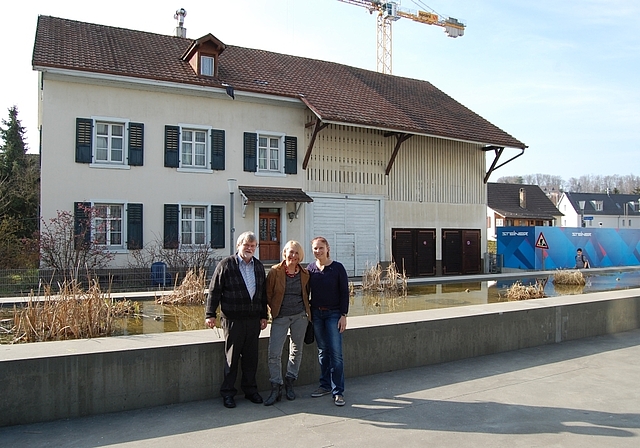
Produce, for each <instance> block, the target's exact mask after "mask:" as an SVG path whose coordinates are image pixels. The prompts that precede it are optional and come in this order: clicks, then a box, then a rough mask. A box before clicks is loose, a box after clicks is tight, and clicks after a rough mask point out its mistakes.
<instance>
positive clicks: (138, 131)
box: [129, 123, 144, 166]
mask: <svg viewBox="0 0 640 448" xmlns="http://www.w3.org/2000/svg"><path fill="white" fill-rule="evenodd" d="M143 161H144V123H129V165H131V166H142V164H143Z"/></svg>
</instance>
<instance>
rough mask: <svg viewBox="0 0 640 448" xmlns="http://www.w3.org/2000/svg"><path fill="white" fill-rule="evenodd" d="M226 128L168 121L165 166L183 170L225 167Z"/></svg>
mask: <svg viewBox="0 0 640 448" xmlns="http://www.w3.org/2000/svg"><path fill="white" fill-rule="evenodd" d="M224 152H225V132H224V131H223V130H220V129H211V128H210V127H206V126H194V125H181V126H180V125H179V126H170V125H167V126H165V128H164V166H165V167H168V168H180V169H185V170H224V163H225V160H224V158H225V155H224Z"/></svg>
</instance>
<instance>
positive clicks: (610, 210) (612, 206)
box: [565, 192, 640, 216]
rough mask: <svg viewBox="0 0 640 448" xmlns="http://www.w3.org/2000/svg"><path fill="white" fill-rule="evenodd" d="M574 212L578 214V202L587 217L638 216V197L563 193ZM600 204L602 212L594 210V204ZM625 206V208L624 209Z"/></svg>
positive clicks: (639, 211)
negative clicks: (581, 203)
mask: <svg viewBox="0 0 640 448" xmlns="http://www.w3.org/2000/svg"><path fill="white" fill-rule="evenodd" d="M565 194H566V196H567V199H569V201H570V202H571V204H572V205H573V208H574V209H575V211H576V212H578V213H580V201H584V213H587V214H589V215H616V216H619V215H629V216H639V215H640V202H639V201H640V195H638V194H613V193H612V194H607V193H571V192H567V193H565ZM596 201H598V202H602V210H596V208H595V202H596ZM630 202H631V203H632V204H629V203H630ZM625 204H627V206H626V207H625Z"/></svg>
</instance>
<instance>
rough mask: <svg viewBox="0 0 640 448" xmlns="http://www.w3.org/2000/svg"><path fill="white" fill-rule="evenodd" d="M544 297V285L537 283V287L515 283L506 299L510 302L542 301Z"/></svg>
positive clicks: (508, 290)
mask: <svg viewBox="0 0 640 448" xmlns="http://www.w3.org/2000/svg"><path fill="white" fill-rule="evenodd" d="M543 297H544V285H543V284H542V283H540V282H536V284H535V285H523V284H522V283H521V282H520V281H517V282H515V283H514V284H513V285H511V286H510V287H509V289H507V293H506V298H507V300H508V301H510V302H512V301H516V300H528V299H541V298H543Z"/></svg>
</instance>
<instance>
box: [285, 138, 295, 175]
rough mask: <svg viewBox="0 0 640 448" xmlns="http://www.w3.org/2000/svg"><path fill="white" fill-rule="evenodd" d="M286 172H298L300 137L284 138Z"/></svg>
mask: <svg viewBox="0 0 640 448" xmlns="http://www.w3.org/2000/svg"><path fill="white" fill-rule="evenodd" d="M284 172H285V173H286V174H298V137H289V136H286V137H285V138H284Z"/></svg>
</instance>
